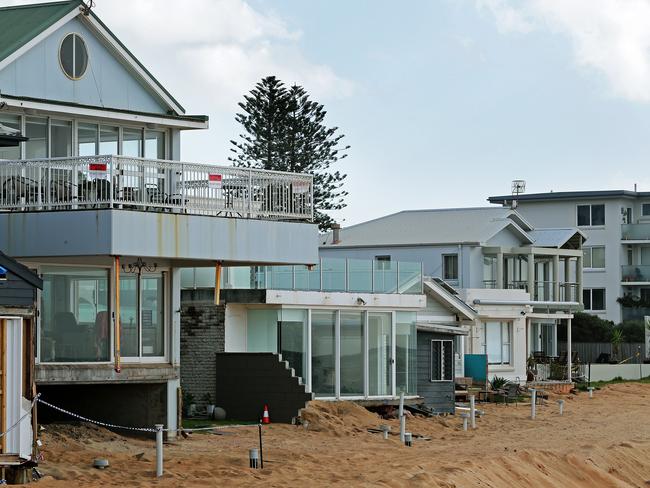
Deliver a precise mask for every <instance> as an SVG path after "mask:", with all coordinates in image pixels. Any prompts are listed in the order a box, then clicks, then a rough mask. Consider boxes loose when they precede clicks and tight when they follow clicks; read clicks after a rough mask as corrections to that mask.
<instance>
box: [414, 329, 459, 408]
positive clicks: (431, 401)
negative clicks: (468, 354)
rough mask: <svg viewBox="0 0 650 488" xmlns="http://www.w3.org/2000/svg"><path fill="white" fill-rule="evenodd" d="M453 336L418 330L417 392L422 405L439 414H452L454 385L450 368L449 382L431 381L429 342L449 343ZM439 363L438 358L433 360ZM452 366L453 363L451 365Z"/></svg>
mask: <svg viewBox="0 0 650 488" xmlns="http://www.w3.org/2000/svg"><path fill="white" fill-rule="evenodd" d="M452 337H453V336H450V335H447V334H440V333H436V332H428V331H421V330H418V335H417V342H418V353H417V365H418V366H417V370H418V375H417V381H418V385H417V392H418V395H419V396H421V397H422V398H423V399H424V403H425V404H426V405H427V406H428V407H430V408H433V409H434V410H435V411H436V412H439V413H454V409H455V392H454V390H455V384H454V377H453V367H452V380H451V381H431V361H432V357H431V355H432V347H431V341H433V340H443V341H445V340H446V341H450V340H451V339H452ZM433 359H434V361H440V358H433ZM452 364H453V363H452Z"/></svg>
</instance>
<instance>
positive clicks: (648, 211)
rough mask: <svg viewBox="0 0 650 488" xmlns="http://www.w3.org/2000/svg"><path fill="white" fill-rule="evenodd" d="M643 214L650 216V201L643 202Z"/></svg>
mask: <svg viewBox="0 0 650 488" xmlns="http://www.w3.org/2000/svg"><path fill="white" fill-rule="evenodd" d="M641 215H643V216H644V217H648V216H650V203H642V204H641Z"/></svg>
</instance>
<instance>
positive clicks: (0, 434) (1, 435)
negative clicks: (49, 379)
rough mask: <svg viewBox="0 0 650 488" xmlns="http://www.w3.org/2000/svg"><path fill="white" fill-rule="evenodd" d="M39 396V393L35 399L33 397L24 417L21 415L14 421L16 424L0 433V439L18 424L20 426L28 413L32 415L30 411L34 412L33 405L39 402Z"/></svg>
mask: <svg viewBox="0 0 650 488" xmlns="http://www.w3.org/2000/svg"><path fill="white" fill-rule="evenodd" d="M40 396H41V394H40V393H39V394H38V395H36V397H34V399H33V400H32V406H31V407H29V410H28V411H27V412H25V415H23V416H22V417H20V418H19V419H18V420H17V421H16V423H14V425H12V426H11V427H9V428H8V429H7V430H5V431H4V432H2V433H0V439H2V438H3V437H4V436H6V435H7V434H8V433H9V432H11V431H12V430H14V429H15V428H16V427H17V426H18V424H20V423H21V422H22V421H23V420H25V419H26V418H27V416H28V415H29V414H30V413H32V410H34V405H36V402H37V401H39V397H40Z"/></svg>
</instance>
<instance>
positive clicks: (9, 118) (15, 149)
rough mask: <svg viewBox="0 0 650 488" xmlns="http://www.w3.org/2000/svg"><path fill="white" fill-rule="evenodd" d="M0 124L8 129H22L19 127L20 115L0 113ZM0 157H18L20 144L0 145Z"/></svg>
mask: <svg viewBox="0 0 650 488" xmlns="http://www.w3.org/2000/svg"><path fill="white" fill-rule="evenodd" d="M0 124H2V125H4V126H5V127H9V128H10V129H16V130H17V131H22V128H21V127H20V116H18V115H9V114H0ZM0 159H12V160H14V159H20V144H18V145H16V146H12V147H0Z"/></svg>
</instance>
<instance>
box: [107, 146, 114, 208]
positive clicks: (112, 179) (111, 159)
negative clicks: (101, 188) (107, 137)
mask: <svg viewBox="0 0 650 488" xmlns="http://www.w3.org/2000/svg"><path fill="white" fill-rule="evenodd" d="M109 161H110V167H109V170H108V171H109V173H108V174H109V181H110V183H109V185H108V193H109V195H108V201H109V207H110V208H113V192H114V190H115V181H114V178H113V173H114V168H113V166H114V165H115V161H113V156H111V157H110V159H109Z"/></svg>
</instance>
